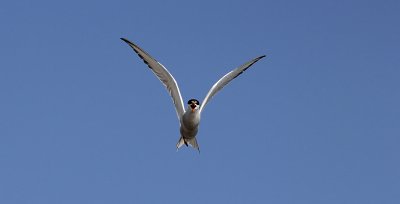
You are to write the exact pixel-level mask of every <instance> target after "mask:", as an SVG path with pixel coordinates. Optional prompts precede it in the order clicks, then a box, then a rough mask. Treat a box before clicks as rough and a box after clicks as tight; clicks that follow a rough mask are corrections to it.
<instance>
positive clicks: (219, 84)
mask: <svg viewBox="0 0 400 204" xmlns="http://www.w3.org/2000/svg"><path fill="white" fill-rule="evenodd" d="M263 57H265V55H263V56H260V57H257V58H254V59H252V60H250V61H249V62H246V63H245V64H243V65H242V66H240V67H238V68H236V69H234V70H232V71H230V72H229V73H228V74H226V75H225V76H223V77H222V78H221V79H220V80H218V81H217V83H215V84H214V85H213V86H212V87H211V89H210V91H208V93H207V95H206V97H205V98H204V100H203V104H202V105H201V107H200V113H201V112H202V111H203V109H204V107H205V106H206V104H207V103H208V102H209V101H210V100H211V98H212V97H213V96H214V95H215V94H216V93H217V92H218V91H219V90H221V89H222V88H224V86H225V85H227V84H228V83H229V82H230V81H232V80H233V79H234V78H236V77H238V76H239V75H240V74H242V73H243V72H244V71H246V70H247V69H248V68H249V67H250V66H251V65H253V64H254V63H256V62H257V61H258V60H260V59H262V58H263Z"/></svg>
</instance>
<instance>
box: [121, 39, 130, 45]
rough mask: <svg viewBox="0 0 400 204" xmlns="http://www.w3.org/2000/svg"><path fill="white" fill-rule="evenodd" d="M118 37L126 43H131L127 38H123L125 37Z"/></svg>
mask: <svg viewBox="0 0 400 204" xmlns="http://www.w3.org/2000/svg"><path fill="white" fill-rule="evenodd" d="M120 39H121V40H123V41H124V42H126V43H128V44H130V43H131V42H130V41H129V40H127V39H125V38H120Z"/></svg>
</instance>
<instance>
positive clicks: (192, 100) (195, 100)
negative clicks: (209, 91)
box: [187, 98, 200, 105]
mask: <svg viewBox="0 0 400 204" xmlns="http://www.w3.org/2000/svg"><path fill="white" fill-rule="evenodd" d="M192 102H194V103H195V104H197V105H200V103H199V101H198V100H197V99H194V98H192V99H190V100H189V101H188V102H187V103H188V104H189V105H190V104H192Z"/></svg>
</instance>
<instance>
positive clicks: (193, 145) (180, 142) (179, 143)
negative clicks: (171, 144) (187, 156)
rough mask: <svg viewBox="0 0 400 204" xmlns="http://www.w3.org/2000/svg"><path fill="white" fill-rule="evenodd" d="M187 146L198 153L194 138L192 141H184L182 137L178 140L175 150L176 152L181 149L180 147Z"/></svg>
mask: <svg viewBox="0 0 400 204" xmlns="http://www.w3.org/2000/svg"><path fill="white" fill-rule="evenodd" d="M188 144H189V145H190V146H191V147H193V148H194V149H197V151H199V152H200V148H199V144H197V140H196V138H195V137H194V138H192V139H184V138H183V137H182V136H181V137H180V138H179V141H178V143H177V144H176V150H177V151H178V149H179V148H181V147H182V145H186V146H188Z"/></svg>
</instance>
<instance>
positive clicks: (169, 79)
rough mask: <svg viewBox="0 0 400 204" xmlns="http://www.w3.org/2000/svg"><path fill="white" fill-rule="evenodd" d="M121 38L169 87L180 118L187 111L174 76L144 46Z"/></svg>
mask: <svg viewBox="0 0 400 204" xmlns="http://www.w3.org/2000/svg"><path fill="white" fill-rule="evenodd" d="M121 40H123V41H125V42H126V43H127V44H128V45H129V46H130V47H132V49H133V50H134V51H135V52H136V53H137V54H138V55H139V57H140V58H141V59H142V60H143V62H144V63H145V64H147V66H149V68H150V69H151V71H153V73H154V74H155V75H156V76H157V77H158V79H160V81H161V82H162V83H163V84H164V86H165V87H166V88H167V90H168V92H169V94H170V95H171V97H172V101H173V102H174V105H175V109H176V114H177V115H178V119H179V120H180V119H181V117H182V115H183V114H184V113H185V108H184V106H183V100H182V96H181V92H180V91H179V87H178V84H177V83H176V81H175V79H174V77H173V76H172V75H171V74H170V73H169V71H168V70H167V69H166V68H165V67H164V66H163V65H162V64H161V63H159V62H157V60H155V59H154V58H153V57H151V56H150V55H149V54H148V53H147V52H145V51H144V50H142V48H140V47H139V46H137V45H135V44H134V43H132V42H130V41H129V40H127V39H125V38H121Z"/></svg>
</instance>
